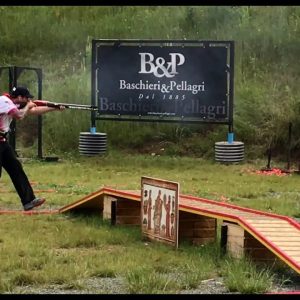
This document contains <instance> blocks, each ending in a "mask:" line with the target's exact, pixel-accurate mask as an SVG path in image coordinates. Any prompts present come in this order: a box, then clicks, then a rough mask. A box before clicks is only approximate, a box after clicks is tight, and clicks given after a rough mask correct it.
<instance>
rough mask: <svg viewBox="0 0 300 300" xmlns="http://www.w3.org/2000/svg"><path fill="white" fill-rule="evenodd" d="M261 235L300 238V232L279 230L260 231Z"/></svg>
mask: <svg viewBox="0 0 300 300" xmlns="http://www.w3.org/2000/svg"><path fill="white" fill-rule="evenodd" d="M260 233H261V234H263V235H268V236H270V237H273V236H278V237H300V233H298V232H289V231H286V232H278V230H276V231H273V230H270V231H266V230H264V231H260ZM287 234H288V235H287Z"/></svg>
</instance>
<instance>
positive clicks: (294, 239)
mask: <svg viewBox="0 0 300 300" xmlns="http://www.w3.org/2000/svg"><path fill="white" fill-rule="evenodd" d="M264 236H265V237H266V238H269V239H270V240H271V241H272V242H281V241H287V242H300V236H269V235H268V234H265V235H264Z"/></svg>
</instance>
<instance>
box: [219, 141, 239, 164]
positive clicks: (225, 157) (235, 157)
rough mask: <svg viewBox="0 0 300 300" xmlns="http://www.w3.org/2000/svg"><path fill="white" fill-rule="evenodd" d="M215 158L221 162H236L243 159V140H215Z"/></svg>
mask: <svg viewBox="0 0 300 300" xmlns="http://www.w3.org/2000/svg"><path fill="white" fill-rule="evenodd" d="M215 160H216V161H218V162H222V163H238V162H241V161H242V160H244V143H243V142H232V143H228V142H216V143H215Z"/></svg>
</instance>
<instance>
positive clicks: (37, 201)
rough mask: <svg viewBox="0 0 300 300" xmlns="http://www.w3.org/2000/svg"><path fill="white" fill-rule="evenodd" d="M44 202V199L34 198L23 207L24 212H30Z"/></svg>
mask: <svg viewBox="0 0 300 300" xmlns="http://www.w3.org/2000/svg"><path fill="white" fill-rule="evenodd" d="M45 201H46V199H44V198H35V199H33V200H32V201H30V202H29V203H26V204H25V205H24V206H23V207H24V210H31V209H33V208H34V207H37V206H40V205H42V204H43V203H44V202H45Z"/></svg>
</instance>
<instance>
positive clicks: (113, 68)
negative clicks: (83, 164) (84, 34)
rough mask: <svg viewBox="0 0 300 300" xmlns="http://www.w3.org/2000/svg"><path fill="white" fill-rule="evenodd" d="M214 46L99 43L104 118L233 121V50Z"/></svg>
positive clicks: (97, 62) (98, 75)
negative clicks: (231, 115)
mask: <svg viewBox="0 0 300 300" xmlns="http://www.w3.org/2000/svg"><path fill="white" fill-rule="evenodd" d="M96 45H97V46H96ZM208 45H209V44H206V46H204V45H203V44H201V46H197V45H193V44H192V45H191V44H189V45H184V46H182V45H180V46H178V45H176V46H160V45H147V44H146V45H145V44H143V45H136V44H124V45H122V44H120V43H107V44H106V43H100V44H96V43H95V44H94V48H95V49H94V51H95V52H94V53H95V62H94V72H95V76H94V77H95V81H96V82H95V87H96V92H95V97H96V101H97V105H98V115H99V117H100V118H101V117H102V116H111V117H113V116H114V117H119V118H124V117H127V118H134V117H135V118H136V117H138V118H139V119H146V120H155V121H157V120H161V119H164V120H169V119H170V120H180V121H182V120H183V121H215V122H218V121H219V122H228V120H229V113H230V97H229V94H230V84H229V80H230V67H229V65H228V47H227V46H226V44H224V45H223V44H221V45H215V44H214V46H208Z"/></svg>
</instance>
